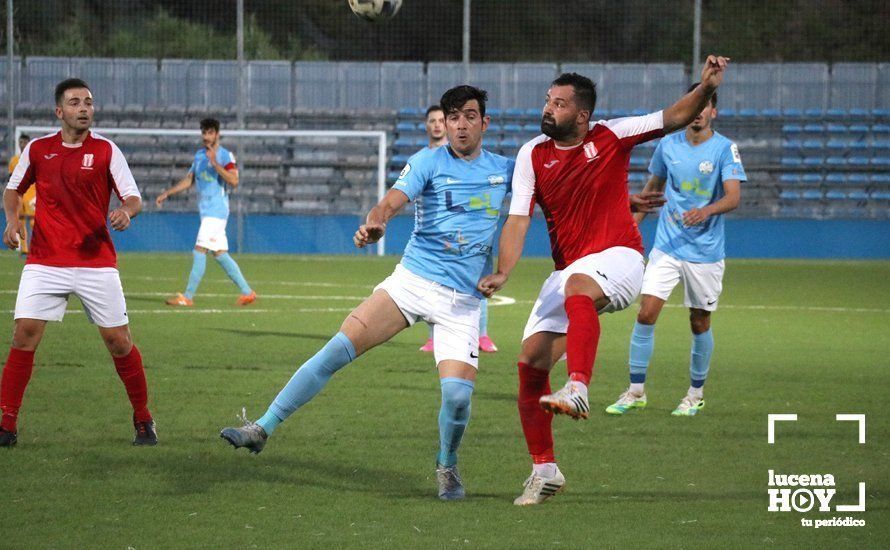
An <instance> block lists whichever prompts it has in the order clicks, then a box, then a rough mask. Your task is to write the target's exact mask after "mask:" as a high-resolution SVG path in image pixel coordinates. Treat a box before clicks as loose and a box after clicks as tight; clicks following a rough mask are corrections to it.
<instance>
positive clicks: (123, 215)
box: [108, 208, 130, 231]
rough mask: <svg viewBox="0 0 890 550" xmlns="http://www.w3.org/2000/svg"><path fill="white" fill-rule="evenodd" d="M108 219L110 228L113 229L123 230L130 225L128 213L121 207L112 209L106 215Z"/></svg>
mask: <svg viewBox="0 0 890 550" xmlns="http://www.w3.org/2000/svg"><path fill="white" fill-rule="evenodd" d="M108 221H109V222H111V228H112V229H114V230H115V231H123V230H125V229H126V228H128V227H130V214H128V213H127V211H126V210H124V209H123V208H118V209H116V210H112V211H111V214H109V215H108Z"/></svg>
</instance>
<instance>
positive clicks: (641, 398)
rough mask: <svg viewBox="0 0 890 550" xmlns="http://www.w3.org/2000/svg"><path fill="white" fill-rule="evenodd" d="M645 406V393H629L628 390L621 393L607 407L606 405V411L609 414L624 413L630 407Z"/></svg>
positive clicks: (639, 407)
mask: <svg viewBox="0 0 890 550" xmlns="http://www.w3.org/2000/svg"><path fill="white" fill-rule="evenodd" d="M644 408H646V394H645V393H644V394H643V395H637V394H635V393H631V391H630V390H627V391H626V392H624V393H622V394H621V396H620V397H619V398H618V401H616V402H614V403H612V404H611V405H609V406H608V407H606V412H607V413H609V414H625V413H626V412H627V411H629V410H631V409H644Z"/></svg>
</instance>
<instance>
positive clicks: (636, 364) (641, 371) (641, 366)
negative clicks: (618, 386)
mask: <svg viewBox="0 0 890 550" xmlns="http://www.w3.org/2000/svg"><path fill="white" fill-rule="evenodd" d="M654 350H655V325H643V324H640V323H639V322H637V323H634V330H633V334H631V337H630V360H629V361H628V363H629V364H630V383H631V384H643V383H644V382H646V369H648V368H649V360H650V359H652V352H653V351H654Z"/></svg>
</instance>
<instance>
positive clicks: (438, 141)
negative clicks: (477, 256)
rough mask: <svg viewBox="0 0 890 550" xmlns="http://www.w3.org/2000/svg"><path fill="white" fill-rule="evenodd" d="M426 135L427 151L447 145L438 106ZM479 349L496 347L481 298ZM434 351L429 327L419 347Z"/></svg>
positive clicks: (427, 124) (428, 113)
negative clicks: (426, 335)
mask: <svg viewBox="0 0 890 550" xmlns="http://www.w3.org/2000/svg"><path fill="white" fill-rule="evenodd" d="M424 126H425V128H426V135H427V138H428V139H429V144H428V145H427V149H436V148H437V147H441V146H443V145H447V144H448V135H447V134H446V133H445V113H444V112H442V107H440V106H439V105H431V106H430V107H429V108H428V109H427V110H426V121H425V122H424ZM479 308H480V313H479V349H480V350H481V351H484V352H486V353H494V352H496V351H497V350H498V347H497V346H496V345H495V344H494V342H493V341H492V339H491V338H490V337H489V336H488V299H487V298H483V299H482V300H481V301H480V303H479ZM434 349H435V345H434V344H433V327H432V325H430V326H429V336H428V337H427V339H426V342H425V343H424V344H423V345H422V346H421V347H420V351H425V352H428V353H432V352H433V350H434Z"/></svg>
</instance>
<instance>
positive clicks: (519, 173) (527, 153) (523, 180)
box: [509, 135, 549, 216]
mask: <svg viewBox="0 0 890 550" xmlns="http://www.w3.org/2000/svg"><path fill="white" fill-rule="evenodd" d="M547 139H549V138H548V137H547V136H544V135H541V136H538V137H536V138H534V139H533V140H531V141H529V142H528V143H526V144H525V145H523V146H522V148H521V149H520V150H519V153H518V154H517V155H516V167H515V168H514V169H513V198H512V199H510V212H509V214H510V215H511V216H531V214H532V212H531V209H532V199H533V198H534V196H535V180H536V178H535V167H534V166H532V151H533V150H534V149H535V147H536V146H537V145H538V144H539V143H543V142H544V141H546V140H547Z"/></svg>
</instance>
